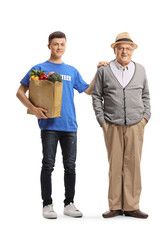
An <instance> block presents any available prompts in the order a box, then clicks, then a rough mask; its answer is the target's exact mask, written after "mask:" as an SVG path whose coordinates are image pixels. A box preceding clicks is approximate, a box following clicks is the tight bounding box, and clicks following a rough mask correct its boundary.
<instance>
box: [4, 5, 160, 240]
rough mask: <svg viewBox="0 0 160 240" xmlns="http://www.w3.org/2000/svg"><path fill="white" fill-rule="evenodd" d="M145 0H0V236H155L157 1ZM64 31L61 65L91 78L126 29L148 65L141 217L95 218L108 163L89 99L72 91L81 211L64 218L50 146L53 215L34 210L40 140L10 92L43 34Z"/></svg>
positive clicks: (103, 205)
mask: <svg viewBox="0 0 160 240" xmlns="http://www.w3.org/2000/svg"><path fill="white" fill-rule="evenodd" d="M158 2H159V1H158V0H152V1H147V0H146V1H143V0H142V1H138V0H134V1H127V0H122V1H118V0H114V1H106V0H99V1H91V0H85V1H84V0H81V1H79V2H77V1H74V0H68V1H65V0H61V1H58V0H57V1H54V0H52V1H51V0H46V1H41V0H39V1H38V0H35V1H34V0H32V1H30V0H28V1H26V0H24V1H20V0H15V1H5V2H4V3H3V4H1V16H0V18H1V19H0V20H1V44H0V52H1V74H2V75H1V93H0V98H1V99H0V102H1V161H0V192H1V197H0V206H1V211H0V219H1V231H0V235H3V237H1V239H3V240H6V239H7V240H8V239H11V238H12V239H17V240H19V239H23V240H28V239H33V238H36V239H39V240H41V239H44V238H45V239H47V238H53V239H54V238H55V237H56V238H57V239H62V238H64V239H70V240H71V239H82V238H90V239H105V238H107V237H108V238H109V237H110V238H112V239H113V240H114V239H123V240H124V239H128V238H130V240H132V239H136V238H137V239H141V238H142V237H143V238H145V237H148V239H149V238H152V239H158V236H160V233H159V230H158V222H159V215H160V210H159V202H160V192H159V191H160V190H159V183H160V159H159V134H160V127H159V123H158V120H159V89H160V80H159V76H160V74H159V55H160V51H159V44H158V43H159V39H160V31H159V22H160V17H159V7H158ZM57 30H60V31H63V32H65V33H66V36H67V50H66V53H65V55H64V58H63V60H64V62H65V63H68V64H70V65H73V66H74V67H76V68H77V69H78V70H79V72H80V73H81V75H82V76H83V78H84V80H85V81H86V82H88V83H89V82H90V81H91V80H92V78H93V76H94V74H95V72H96V66H97V63H98V62H99V61H100V60H107V61H110V60H112V59H113V58H114V54H113V50H112V49H111V47H110V44H111V43H113V42H114V40H115V38H116V36H117V34H118V33H120V32H124V31H128V32H129V33H130V35H131V37H132V38H133V40H134V41H135V42H136V43H137V44H138V46H139V48H138V49H137V50H136V51H135V52H134V56H133V60H134V61H136V62H139V63H141V64H143V65H144V67H145V68H146V71H147V76H148V81H149V86H150V94H151V106H152V118H151V120H150V122H149V123H148V125H147V126H146V131H145V138H144V145H143V155H142V165H141V166H142V168H141V169H142V195H141V201H140V207H141V210H142V211H146V212H147V213H149V218H148V219H147V220H139V219H132V218H125V217H117V218H114V219H108V220H107V219H103V218H102V217H101V214H102V213H103V212H105V211H106V210H108V201H107V194H108V193H107V190H108V162H107V153H106V149H105V144H104V140H103V133H102V129H101V128H100V127H99V125H98V123H97V121H96V119H95V115H94V112H93V108H92V101H91V97H90V96H87V95H86V94H84V93H82V94H78V93H77V92H75V105H76V113H77V121H78V125H79V128H78V154H77V182H76V196H75V204H76V206H77V208H79V209H80V210H81V211H82V212H83V214H84V217H83V218H82V219H73V218H69V217H66V216H63V199H64V186H63V165H62V158H61V150H60V147H58V152H57V159H56V166H55V171H54V173H53V197H54V206H55V210H56V212H57V213H58V215H59V218H58V219H57V220H46V219H44V218H43V217H42V215H41V210H42V209H41V208H42V206H41V195H40V169H41V159H42V153H41V140H40V131H39V128H38V125H37V120H36V118H35V117H34V116H31V115H27V114H26V109H25V107H24V106H23V105H22V104H21V103H20V102H19V101H18V99H17V98H16V91H17V89H18V87H19V82H20V80H21V79H22V78H23V77H24V75H25V74H26V72H27V71H28V70H29V69H30V68H31V67H32V66H33V65H35V64H37V63H40V62H43V61H45V60H47V59H48V58H49V55H50V52H49V50H48V48H47V39H48V35H49V34H50V33H51V32H53V31H57Z"/></svg>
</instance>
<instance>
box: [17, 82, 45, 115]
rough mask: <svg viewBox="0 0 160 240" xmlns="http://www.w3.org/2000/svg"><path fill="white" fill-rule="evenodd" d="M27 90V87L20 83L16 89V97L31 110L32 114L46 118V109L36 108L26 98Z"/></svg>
mask: <svg viewBox="0 0 160 240" xmlns="http://www.w3.org/2000/svg"><path fill="white" fill-rule="evenodd" d="M27 91H28V87H27V86H25V85H23V84H21V85H20V87H19V88H18V91H17V94H16V96H17V98H18V99H19V100H20V101H21V102H22V103H23V104H24V106H26V107H27V108H28V109H29V110H31V111H32V112H33V114H34V115H35V116H36V117H37V118H38V119H39V118H44V119H47V117H46V115H45V113H47V110H46V109H44V108H38V107H35V106H34V105H33V104H32V103H31V102H30V101H29V99H28V98H27V96H26V92H27Z"/></svg>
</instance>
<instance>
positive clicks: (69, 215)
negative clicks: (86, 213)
mask: <svg viewBox="0 0 160 240" xmlns="http://www.w3.org/2000/svg"><path fill="white" fill-rule="evenodd" d="M63 214H64V215H65V216H68V217H74V218H81V217H83V215H79V216H73V215H71V214H67V213H63Z"/></svg>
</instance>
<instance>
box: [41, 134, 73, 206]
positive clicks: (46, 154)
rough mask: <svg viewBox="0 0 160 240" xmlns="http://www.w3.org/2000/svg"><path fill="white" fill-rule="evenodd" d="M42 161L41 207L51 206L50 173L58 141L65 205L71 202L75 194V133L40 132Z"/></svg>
mask: <svg viewBox="0 0 160 240" xmlns="http://www.w3.org/2000/svg"><path fill="white" fill-rule="evenodd" d="M41 139H42V148H43V160H42V170H41V194H42V200H43V207H45V206H46V205H48V204H52V197H51V195H52V178H51V175H52V171H53V170H54V165H55V157H56V151H57V144H58V141H59V142H60V146H61V149H62V156H63V165H64V186H65V200H64V204H65V205H67V204H69V203H70V202H73V198H74V194H75V179H76V174H75V162H76V153H77V133H76V132H60V131H53V130H42V131H41Z"/></svg>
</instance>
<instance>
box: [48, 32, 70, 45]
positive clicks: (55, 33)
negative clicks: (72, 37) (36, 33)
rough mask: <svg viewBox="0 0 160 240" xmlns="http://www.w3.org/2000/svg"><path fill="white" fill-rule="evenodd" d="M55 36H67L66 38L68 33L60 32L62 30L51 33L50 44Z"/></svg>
mask: <svg viewBox="0 0 160 240" xmlns="http://www.w3.org/2000/svg"><path fill="white" fill-rule="evenodd" d="M53 38H65V39H66V35H65V34H64V33H63V32H60V31H57V32H53V33H51V34H50V35H49V37H48V42H49V44H50V43H51V41H52V39H53Z"/></svg>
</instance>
